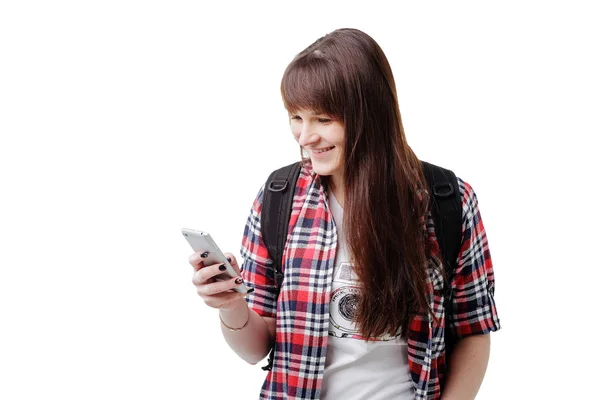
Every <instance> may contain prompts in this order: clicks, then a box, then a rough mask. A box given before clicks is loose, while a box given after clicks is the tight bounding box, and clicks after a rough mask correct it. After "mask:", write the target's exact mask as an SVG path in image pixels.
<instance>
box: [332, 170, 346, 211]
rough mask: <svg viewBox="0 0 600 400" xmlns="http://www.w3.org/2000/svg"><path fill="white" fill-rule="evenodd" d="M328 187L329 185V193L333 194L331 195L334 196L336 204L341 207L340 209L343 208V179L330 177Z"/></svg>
mask: <svg viewBox="0 0 600 400" xmlns="http://www.w3.org/2000/svg"><path fill="white" fill-rule="evenodd" d="M329 185H330V188H331V191H332V192H333V195H334V196H335V198H336V200H337V201H338V203H340V206H342V208H343V207H344V183H343V177H340V176H336V175H331V178H330V180H329Z"/></svg>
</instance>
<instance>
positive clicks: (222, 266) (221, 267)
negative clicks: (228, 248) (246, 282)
mask: <svg viewBox="0 0 600 400" xmlns="http://www.w3.org/2000/svg"><path fill="white" fill-rule="evenodd" d="M219 269H220V270H221V271H225V270H226V269H227V267H226V266H225V264H221V265H219Z"/></svg>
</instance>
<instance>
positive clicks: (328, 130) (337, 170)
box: [290, 110, 345, 179]
mask: <svg viewBox="0 0 600 400" xmlns="http://www.w3.org/2000/svg"><path fill="white" fill-rule="evenodd" d="M290 127H291V129H292V133H293V134H294V137H295V138H296V140H297V141H298V143H299V144H300V146H302V147H303V148H304V149H305V150H306V151H307V152H308V155H309V156H310V160H311V162H312V166H313V169H314V170H315V172H316V173H317V174H319V175H322V176H326V175H333V176H334V177H335V179H341V178H342V177H343V174H344V157H343V155H344V136H345V131H344V125H343V124H342V123H341V122H340V121H339V120H337V119H335V118H332V117H330V116H328V115H326V114H315V113H314V112H313V111H312V110H300V111H298V112H296V113H294V114H290Z"/></svg>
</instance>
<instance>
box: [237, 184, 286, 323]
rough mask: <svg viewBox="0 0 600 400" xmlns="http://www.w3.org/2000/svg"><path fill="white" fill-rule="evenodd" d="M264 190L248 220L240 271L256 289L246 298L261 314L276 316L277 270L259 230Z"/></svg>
mask: <svg viewBox="0 0 600 400" xmlns="http://www.w3.org/2000/svg"><path fill="white" fill-rule="evenodd" d="M264 189H265V187H264V185H263V186H262V187H261V188H260V190H259V192H258V195H257V196H256V199H255V200H254V204H253V205H252V209H251V210H250V215H249V216H248V220H247V221H246V227H245V229H244V236H243V238H242V246H241V250H240V254H241V256H242V259H243V262H242V265H241V267H240V271H241V274H242V277H243V278H244V281H245V283H247V284H248V286H250V287H253V288H254V292H252V293H250V294H249V295H247V296H245V297H244V298H245V299H246V302H247V303H248V306H249V307H250V308H252V309H253V310H254V311H256V313H257V314H258V315H261V316H264V317H275V314H276V312H277V294H278V290H277V285H276V282H275V271H274V269H273V260H271V258H270V257H269V252H268V250H267V246H266V245H265V243H264V242H263V239H262V234H261V230H260V229H261V228H260V213H261V209H262V201H263V194H264Z"/></svg>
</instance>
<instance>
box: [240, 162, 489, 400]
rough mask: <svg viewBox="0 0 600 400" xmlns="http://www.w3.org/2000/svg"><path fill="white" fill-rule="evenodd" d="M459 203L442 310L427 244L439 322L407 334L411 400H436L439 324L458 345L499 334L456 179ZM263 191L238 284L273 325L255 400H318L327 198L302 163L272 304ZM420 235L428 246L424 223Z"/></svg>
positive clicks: (476, 235) (469, 194) (329, 257)
mask: <svg viewBox="0 0 600 400" xmlns="http://www.w3.org/2000/svg"><path fill="white" fill-rule="evenodd" d="M458 184H459V189H460V193H461V196H462V209H463V212H462V233H463V238H462V247H461V250H460V255H459V260H458V265H457V268H456V271H455V275H454V277H453V279H452V285H453V294H454V296H453V300H452V302H451V304H450V308H451V309H450V310H448V312H445V310H444V298H443V296H444V290H443V279H442V276H441V272H439V271H440V269H439V268H435V266H436V265H440V251H439V247H438V246H437V241H436V242H435V244H434V246H433V250H432V255H431V257H430V261H429V288H430V290H429V291H430V295H429V299H430V300H429V301H430V304H431V308H432V310H433V312H434V314H435V315H436V317H438V318H439V321H438V322H436V321H435V319H433V318H431V317H430V316H427V315H423V316H417V317H415V318H414V319H413V321H412V322H411V324H410V329H409V332H408V338H407V339H408V340H407V342H408V364H409V368H410V371H411V376H412V380H413V383H414V388H415V399H418V400H420V399H438V398H439V397H440V395H441V386H440V382H441V381H443V378H444V372H445V369H446V368H445V364H446V360H445V346H444V324H445V321H444V318H450V321H449V322H450V326H451V327H452V329H453V330H454V333H455V334H456V335H457V336H458V337H459V338H460V337H464V336H467V335H474V334H485V333H489V332H492V331H495V330H497V329H499V328H500V322H499V320H498V316H497V314H496V306H495V303H494V297H493V294H494V273H493V269H492V260H491V258H490V253H489V250H488V243H487V238H486V234H485V229H484V227H483V222H482V221H481V216H480V214H479V209H478V205H477V197H476V196H475V192H474V191H473V189H472V188H471V186H470V185H469V184H468V183H466V182H464V181H463V180H461V179H460V178H458ZM263 191H264V186H263V187H262V188H261V189H260V191H259V193H258V195H257V197H256V200H255V201H254V204H253V207H252V210H251V212H250V216H249V217H248V221H247V224H246V228H245V230H244V237H243V240H242V248H241V254H242V257H243V264H242V267H241V269H242V276H243V277H244V280H245V281H246V282H247V283H248V284H249V285H250V286H253V287H254V292H253V293H252V294H250V295H248V296H246V301H247V302H248V305H249V306H250V307H251V308H252V309H253V310H254V311H256V312H257V313H258V314H259V315H261V316H265V317H276V321H277V322H276V343H275V355H274V362H273V368H272V370H271V371H269V373H268V374H267V377H266V380H265V382H264V384H263V386H262V390H261V393H260V399H273V400H274V399H318V398H319V397H320V393H321V384H322V378H323V369H324V366H325V356H326V354H327V339H328V327H329V300H330V291H331V281H332V273H333V268H334V262H335V254H336V246H337V232H336V227H335V223H334V221H333V217H332V214H331V210H330V208H329V205H328V202H327V201H328V195H327V191H326V190H325V188H324V186H323V185H322V182H321V180H320V178H319V176H318V175H317V174H316V173H315V172H314V170H312V166H311V165H310V163H306V164H305V166H304V167H303V168H302V170H301V172H300V176H299V178H298V181H297V183H296V192H295V196H294V201H293V205H292V214H291V217H290V225H289V226H290V231H289V235H288V239H287V242H286V246H285V249H284V252H283V271H284V280H283V284H282V286H281V290H280V293H279V297H277V286H276V284H275V277H274V269H273V266H272V264H273V262H272V260H271V259H270V258H269V254H268V251H267V248H266V246H265V243H264V242H263V239H262V237H261V232H260V213H261V205H262V199H263ZM427 229H428V232H429V236H430V238H435V232H434V229H433V220H432V219H431V215H429V218H428V221H427Z"/></svg>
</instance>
